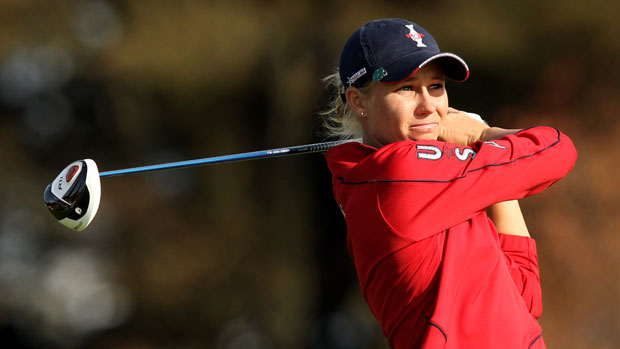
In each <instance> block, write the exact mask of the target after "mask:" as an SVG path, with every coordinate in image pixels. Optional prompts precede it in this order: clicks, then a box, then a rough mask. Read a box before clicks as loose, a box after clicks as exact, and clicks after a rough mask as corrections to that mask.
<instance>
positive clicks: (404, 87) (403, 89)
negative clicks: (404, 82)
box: [398, 86, 413, 91]
mask: <svg viewBox="0 0 620 349" xmlns="http://www.w3.org/2000/svg"><path fill="white" fill-rule="evenodd" d="M398 90H399V91H411V90H413V89H412V88H411V86H403V87H401V88H399V89H398Z"/></svg>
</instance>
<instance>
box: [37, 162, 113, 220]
mask: <svg viewBox="0 0 620 349" xmlns="http://www.w3.org/2000/svg"><path fill="white" fill-rule="evenodd" d="M43 201H45V205H46V206H47V209H48V210H49V211H50V213H51V214H52V216H54V218H56V220H57V221H58V222H59V223H60V224H62V225H64V226H66V227H68V228H70V229H73V230H76V231H82V230H84V229H86V227H87V226H88V225H89V224H90V222H91V221H92V220H93V218H95V214H97V210H98V209H99V202H100V201H101V181H100V179H99V170H98V169H97V164H96V163H95V162H94V161H93V160H91V159H85V160H78V161H75V162H73V163H71V164H69V166H67V167H65V169H64V170H62V171H61V172H60V174H59V175H58V176H57V177H56V179H54V180H53V181H52V183H50V184H49V185H48V186H47V188H45V192H44V194H43Z"/></svg>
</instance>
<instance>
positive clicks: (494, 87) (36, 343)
mask: <svg viewBox="0 0 620 349" xmlns="http://www.w3.org/2000/svg"><path fill="white" fill-rule="evenodd" d="M619 14H620V2H617V1H603V0H593V1H589V2H583V1H574V0H564V1H559V0H551V1H505V0H502V1H454V0H446V1H433V2H431V1H427V2H419V1H416V2H412V1H381V2H379V1H376V2H372V1H363V0H360V1H356V2H346V1H324V0H323V1H295V2H290V1H267V0H263V1H242V0H237V1H235V0H231V1H198V0H181V1H163V0H151V1H138V0H136V1H127V0H125V1H121V0H115V1H113V0H85V1H78V0H71V1H70V0H63V1H43V0H40V1H25V0H2V1H0V30H1V33H2V34H1V35H0V166H1V169H2V171H0V181H1V183H2V189H1V190H0V208H1V209H0V344H2V346H3V347H13V348H231V349H232V348H234V349H236V348H250V349H251V348H261V349H262V348H351V349H357V348H386V347H387V341H386V340H385V339H384V338H383V336H382V335H381V332H380V330H379V328H378V325H377V324H376V321H375V320H374V319H373V318H372V315H371V314H370V312H369V310H368V309H367V307H366V304H365V303H364V301H363V299H362V298H361V294H360V291H359V288H358V286H357V280H356V277H355V272H354V269H353V267H352V263H351V261H350V259H349V256H348V253H347V250H346V246H345V239H346V229H345V226H344V223H343V220H342V218H341V216H340V213H339V211H338V208H337V207H336V205H335V202H334V201H333V199H332V197H331V184H330V174H329V172H328V171H327V168H326V166H325V162H324V159H323V157H322V156H321V155H320V154H311V155H303V156H299V157H288V158H278V159H266V160H259V161H252V162H243V163H232V164H223V165H216V166H210V167H200V168H194V169H183V170H175V171H167V172H160V173H151V174H141V175H131V176H124V177H115V178H109V179H106V180H104V181H103V182H102V201H101V207H100V209H99V213H98V215H97V217H96V218H95V220H94V221H93V223H92V224H91V226H90V227H89V228H88V229H87V230H85V231H84V232H81V233H76V232H72V231H70V230H68V229H66V228H64V227H62V226H60V225H59V224H57V223H56V222H55V220H54V219H53V218H52V217H51V215H49V213H48V212H47V210H46V209H45V207H44V205H43V200H42V196H43V190H44V188H45V186H46V185H47V184H48V183H49V182H51V180H52V179H53V178H54V177H55V176H56V175H57V174H58V173H59V172H60V170H61V169H62V168H64V166H66V165H67V164H69V163H70V162H72V161H74V160H77V159H83V158H92V159H95V160H96V161H97V163H98V165H99V169H100V170H113V169H118V168H126V167H133V166H139V165H146V164H152V163H160V162H167V161H175V160H184V159H192V158H198V157H205V156H215V155H223V154H232V153H237V152H245V151H251V150H259V149H268V148H275V147H279V146H288V145H296V144H305V143H311V142H319V141H323V140H324V139H323V138H321V137H320V136H317V130H318V124H319V122H318V117H317V112H318V111H320V110H321V109H322V108H324V106H325V103H326V101H327V95H326V92H325V91H324V88H323V86H322V82H321V78H322V77H323V76H325V75H328V74H329V73H331V72H332V71H333V69H334V68H335V67H336V65H337V63H338V58H339V54H340V50H341V48H342V46H343V45H344V42H345V41H346V39H347V38H348V36H349V35H350V34H351V33H352V32H353V31H354V30H355V29H357V28H358V27H359V26H360V25H361V24H362V23H364V22H365V21H368V20H371V19H376V18H381V17H401V18H406V19H409V20H412V21H414V22H417V23H419V24H420V25H422V26H424V27H425V28H427V29H429V31H430V32H432V33H433V35H434V36H435V38H436V39H437V40H438V42H439V43H440V46H441V47H442V49H443V50H446V51H451V52H455V53H457V54H459V55H460V56H462V57H463V58H464V59H465V60H466V61H467V62H468V64H469V65H470V69H471V77H470V79H469V81H468V82H467V83H465V84H454V83H450V84H449V86H448V89H449V93H450V102H451V105H452V106H453V107H456V108H459V109H464V110H468V111H474V112H477V113H480V114H481V115H483V117H485V118H486V119H487V120H488V121H489V122H490V123H491V124H495V125H499V126H503V127H507V128H516V127H526V126H530V125H538V124H549V125H554V126H557V127H559V128H560V129H562V130H563V131H565V132H566V133H567V134H568V135H569V136H571V138H573V139H574V141H575V144H576V146H577V149H578V151H579V154H580V158H579V160H578V162H577V165H576V167H575V169H574V170H573V171H572V172H571V173H570V174H569V175H568V176H567V177H566V178H565V179H564V180H562V181H560V182H559V183H557V184H556V185H554V186H553V187H552V188H550V189H549V190H548V191H546V192H544V193H542V194H541V195H538V196H536V197H532V198H528V199H525V200H523V201H522V203H521V205H522V208H523V210H524V214H525V217H526V220H527V222H528V225H529V227H530V231H531V233H532V234H533V236H534V237H535V238H536V239H537V242H538V248H539V257H540V269H541V276H542V287H543V299H544V312H543V316H542V318H541V319H540V322H541V324H542V326H543V330H544V335H545V341H546V342H547V344H548V345H549V347H551V348H617V347H620V315H619V314H620V278H619V271H618V270H620V257H619V255H620V254H619V253H618V252H619V251H620V234H618V222H619V221H620V216H619V215H618V212H619V208H620V205H619V201H618V197H619V193H620V185H619V176H618V173H619V172H620V169H619V166H618V158H619V156H618V154H620V146H619V145H618V144H619V142H618V138H619V136H620V123H619V122H618V121H617V120H618V113H620V68H619V64H620V60H619V58H620V39H619V38H620V21H618V19H617V17H618V15H619Z"/></svg>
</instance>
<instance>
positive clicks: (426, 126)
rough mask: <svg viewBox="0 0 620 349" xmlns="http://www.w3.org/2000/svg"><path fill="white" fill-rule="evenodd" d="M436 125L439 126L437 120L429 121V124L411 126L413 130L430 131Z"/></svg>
mask: <svg viewBox="0 0 620 349" xmlns="http://www.w3.org/2000/svg"><path fill="white" fill-rule="evenodd" d="M435 126H437V123H436V122H431V123H428V124H421V125H414V126H409V128H410V129H412V130H416V131H430V130H432V129H433V128H435Z"/></svg>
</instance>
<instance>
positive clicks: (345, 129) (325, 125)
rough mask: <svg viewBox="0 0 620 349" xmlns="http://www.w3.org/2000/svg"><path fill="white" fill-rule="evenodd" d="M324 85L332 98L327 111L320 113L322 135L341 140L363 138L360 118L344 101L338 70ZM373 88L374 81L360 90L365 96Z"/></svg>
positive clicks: (325, 78) (325, 79)
mask: <svg viewBox="0 0 620 349" xmlns="http://www.w3.org/2000/svg"><path fill="white" fill-rule="evenodd" d="M323 83H324V84H325V87H326V88H327V90H328V91H329V93H330V97H329V101H328V104H327V107H326V109H325V110H324V111H321V112H319V115H320V116H321V118H322V132H321V133H322V135H323V136H325V137H328V138H337V139H340V140H344V139H354V138H361V137H362V135H363V130H362V125H361V124H360V122H359V120H358V116H357V115H356V114H355V113H354V112H353V110H351V108H350V107H349V105H348V104H347V103H345V102H344V101H343V97H342V96H343V94H344V92H345V90H344V85H343V84H342V81H340V73H339V72H338V69H336V71H335V72H334V73H333V74H330V75H328V76H326V77H324V78H323ZM371 86H372V81H369V82H368V83H366V84H364V86H362V87H360V88H359V90H360V91H361V92H362V93H363V94H367V93H368V90H369V89H370V87H371Z"/></svg>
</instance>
